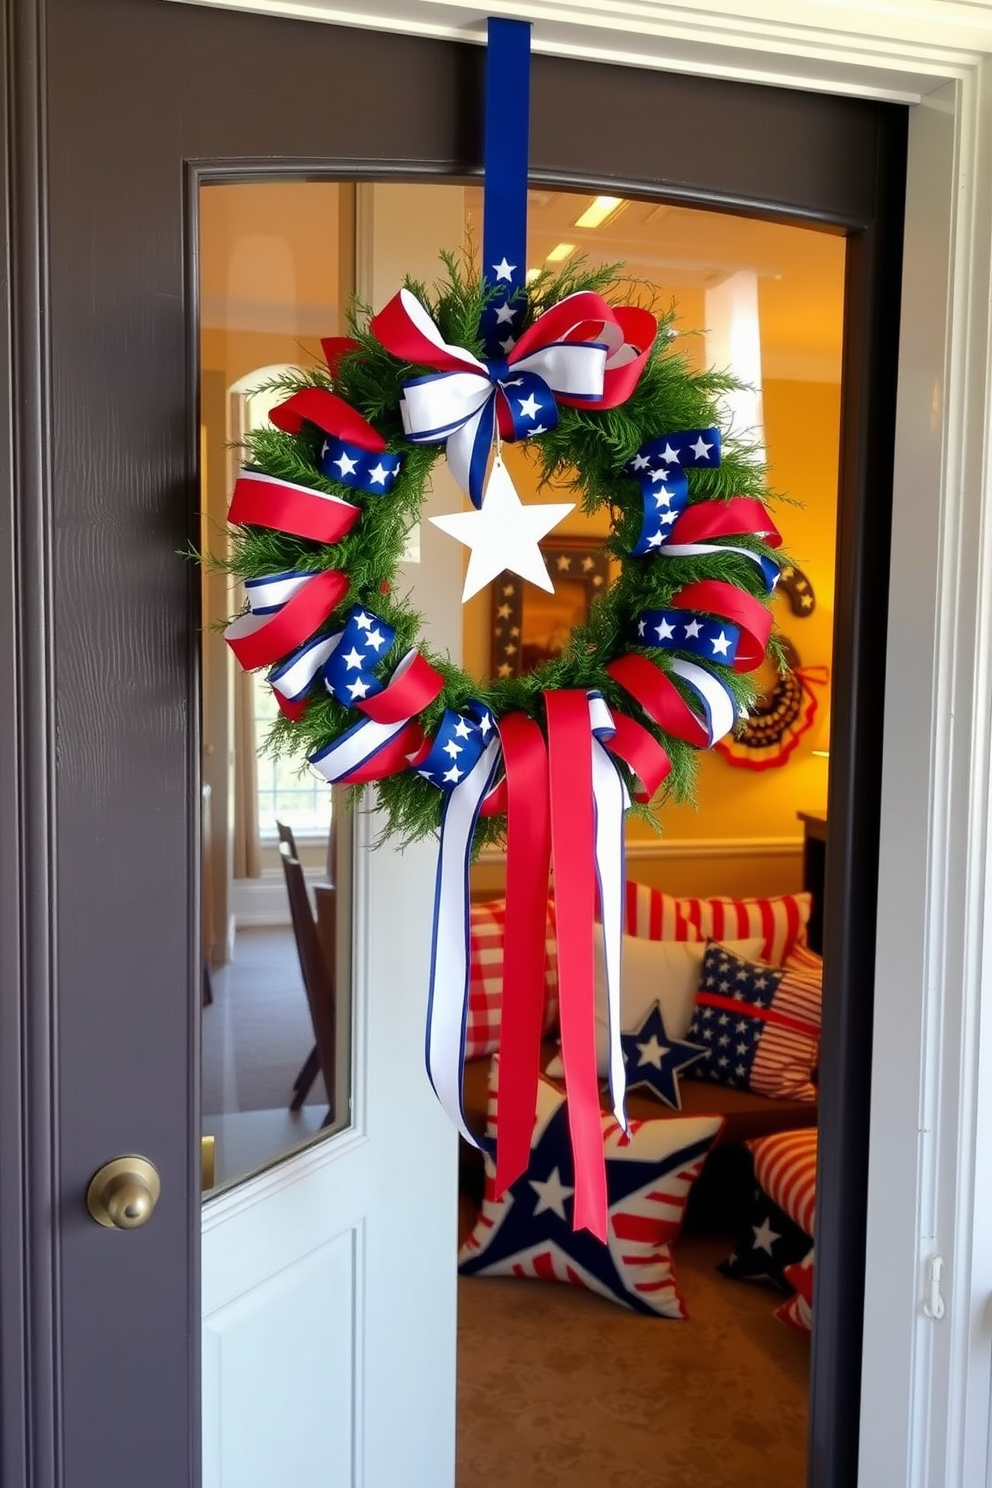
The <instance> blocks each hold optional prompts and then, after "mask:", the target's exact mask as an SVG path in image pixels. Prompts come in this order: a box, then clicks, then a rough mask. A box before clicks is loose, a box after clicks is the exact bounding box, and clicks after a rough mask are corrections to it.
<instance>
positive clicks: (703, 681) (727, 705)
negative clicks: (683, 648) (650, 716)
mask: <svg viewBox="0 0 992 1488" xmlns="http://www.w3.org/2000/svg"><path fill="white" fill-rule="evenodd" d="M671 670H672V671H673V672H674V673H675V675H676V676H677V677H681V678H682V680H683V682H687V683H688V684H689V686H690V687H691V688H692V690H693V692H694V693H695V694H696V696H697V697H698V698H699V701H700V702H701V703H702V705H703V712H704V718H703V719H702V720H701V722H702V723H703V724H704V726H705V728H706V732H707V734H708V736H709V737H708V738H707V740H706V747H707V749H709V748H710V747H711V746H712V745H714V744H715V743H716V741H717V739H722V738H723V737H724V735H726V734H729V733H730V731H731V729H732V728H733V727H734V724H735V723H736V722H737V703H736V700H735V698H734V695H733V693H732V692H731V691H730V689H729V688H727V687H726V686H724V684H723V683H722V682H721V681H720V679H719V677H715V676H714V675H713V673H712V672H710V671H707V669H706V668H705V667H701V666H697V665H696V663H695V662H694V661H683V660H682V659H681V658H680V657H675V658H673V660H672V662H671Z"/></svg>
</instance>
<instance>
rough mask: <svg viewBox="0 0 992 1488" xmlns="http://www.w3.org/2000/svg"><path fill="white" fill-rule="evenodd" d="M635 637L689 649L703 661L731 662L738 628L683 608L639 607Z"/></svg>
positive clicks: (642, 641) (655, 644) (648, 642)
mask: <svg viewBox="0 0 992 1488" xmlns="http://www.w3.org/2000/svg"><path fill="white" fill-rule="evenodd" d="M637 640H638V643H639V644H640V645H642V646H651V647H661V648H662V649H663V650H670V651H676V650H677V651H691V652H693V653H694V654H695V655H696V656H701V657H703V658H704V659H705V660H706V661H716V662H721V663H722V664H723V665H724V666H732V665H733V663H734V661H735V659H736V656H737V645H738V642H739V640H740V630H739V629H738V628H737V626H736V625H730V624H721V623H720V621H719V620H712V619H710V618H709V617H708V616H706V615H699V614H695V613H692V612H690V613H689V614H686V613H685V611H683V610H642V611H641V614H640V618H639V619H638V622H637Z"/></svg>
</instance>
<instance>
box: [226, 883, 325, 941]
mask: <svg viewBox="0 0 992 1488" xmlns="http://www.w3.org/2000/svg"><path fill="white" fill-rule="evenodd" d="M304 877H305V878H306V881H307V883H308V884H311V885H312V884H315V883H322V882H324V881H325V880H326V878H327V871H326V869H325V868H323V867H320V868H308V869H305V870H304ZM230 905H231V917H232V919H233V920H234V923H235V926H236V928H237V929H238V930H246V929H249V928H261V927H263V926H275V925H289V924H291V923H292V921H291V919H290V914H289V900H288V899H287V897H286V880H285V878H284V877H283V873H282V870H281V869H279V870H278V871H277V872H273V873H263V874H262V876H261V877H260V878H234V879H232V880H231V897H230Z"/></svg>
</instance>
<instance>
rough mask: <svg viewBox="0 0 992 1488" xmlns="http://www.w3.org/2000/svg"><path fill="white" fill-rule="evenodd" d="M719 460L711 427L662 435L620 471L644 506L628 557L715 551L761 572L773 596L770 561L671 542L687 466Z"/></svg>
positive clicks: (709, 465) (720, 546) (726, 547)
mask: <svg viewBox="0 0 992 1488" xmlns="http://www.w3.org/2000/svg"><path fill="white" fill-rule="evenodd" d="M720 459H721V440H720V430H719V429H717V428H715V427H714V428H709V429H684V430H682V431H681V432H680V433H677V434H662V435H659V437H658V438H657V439H649V440H648V441H647V443H646V444H642V445H641V448H640V449H639V450H638V452H637V454H636V455H635V456H634V458H633V459H632V460H630V461H629V462H628V463H627V465H625V466H624V474H625V475H630V476H633V478H634V479H635V480H636V481H637V483H638V485H639V486H640V488H641V500H642V501H643V503H644V518H643V521H642V523H641V531H640V535H639V536H638V539H637V541H636V543H635V544H634V546H633V547H632V548H631V552H632V553H635V554H639V555H643V554H648V553H657V554H660V555H661V556H662V557H665V558H696V557H710V556H712V554H713V553H714V552H721V553H739V554H740V555H741V556H742V557H743V558H747V559H749V561H750V562H751V563H754V564H756V566H757V567H758V568H759V569H760V570H761V577H762V580H763V582H764V586H765V591H766V593H768V594H771V592H772V590H773V589H774V588H775V585H776V584H777V583H778V577H779V565H778V564H777V563H776V562H775V560H774V558H769V557H768V556H767V555H766V554H764V553H756V552H754V551H753V550H752V549H751V548H742V547H738V546H735V545H733V544H731V543H724V542H720V543H717V542H714V541H712V540H709V541H706V542H680V543H673V542H672V541H671V536H672V532H673V530H674V528H675V526H676V523H677V522H678V519H679V517H680V516H681V515H682V513H683V512H684V511H685V509H686V507H687V506H688V504H689V481H688V478H687V476H686V474H685V469H686V467H688V468H690V469H695V470H715V469H716V467H717V466H718V465H719V464H720Z"/></svg>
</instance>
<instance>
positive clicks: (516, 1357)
mask: <svg viewBox="0 0 992 1488" xmlns="http://www.w3.org/2000/svg"><path fill="white" fill-rule="evenodd" d="M463 1225H464V1210H463ZM728 1249H729V1246H728V1244H727V1242H726V1241H725V1240H723V1239H720V1238H714V1237H712V1236H683V1237H682V1238H681V1240H680V1241H679V1243H678V1246H677V1249H676V1251H675V1256H676V1264H677V1267H678V1273H679V1277H680V1281H681V1284H682V1290H683V1294H684V1296H685V1299H686V1304H687V1307H688V1310H689V1318H688V1320H687V1321H685V1322H674V1321H670V1320H667V1319H657V1320H656V1319H653V1318H643V1317H640V1316H638V1315H637V1314H635V1313H632V1312H628V1311H626V1309H624V1308H621V1307H617V1306H616V1305H614V1304H613V1303H610V1302H606V1301H604V1300H602V1299H601V1298H599V1297H594V1296H593V1295H592V1294H591V1293H589V1292H583V1291H581V1290H579V1289H578V1288H575V1287H569V1286H559V1285H555V1284H552V1283H544V1282H535V1281H515V1280H512V1279H509V1278H508V1279H505V1280H504V1279H502V1278H492V1279H484V1278H480V1277H461V1278H460V1279H459V1282H458V1350H459V1352H458V1468H457V1479H456V1484H457V1488H566V1485H567V1488H803V1485H804V1484H805V1482H806V1401H807V1392H808V1375H809V1363H808V1360H809V1345H808V1342H807V1340H806V1339H805V1338H804V1337H803V1336H801V1335H800V1334H798V1333H796V1332H794V1331H793V1330H792V1329H790V1328H787V1327H785V1326H784V1325H783V1324H782V1323H779V1322H776V1321H775V1319H774V1318H773V1317H772V1310H773V1308H774V1307H775V1306H776V1304H777V1301H778V1300H781V1299H780V1298H779V1297H778V1294H777V1293H775V1292H773V1291H771V1290H768V1289H766V1288H764V1287H757V1286H750V1285H748V1284H747V1283H744V1282H733V1281H728V1280H727V1279H726V1278H725V1277H722V1276H720V1275H719V1273H718V1272H716V1271H715V1270H714V1267H715V1265H716V1263H717V1261H720V1260H722V1259H724V1257H725V1256H726V1255H727V1252H728Z"/></svg>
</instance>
